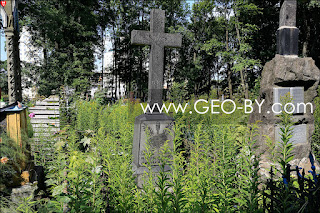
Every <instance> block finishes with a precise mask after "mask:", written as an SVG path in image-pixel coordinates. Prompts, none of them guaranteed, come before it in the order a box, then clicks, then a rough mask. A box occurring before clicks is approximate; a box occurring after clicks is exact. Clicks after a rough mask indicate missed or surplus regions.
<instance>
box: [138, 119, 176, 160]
mask: <svg viewBox="0 0 320 213" xmlns="http://www.w3.org/2000/svg"><path fill="white" fill-rule="evenodd" d="M141 127H142V128H141V132H140V134H141V137H140V147H139V166H144V165H145V164H146V163H147V161H146V158H145V152H146V151H147V150H146V146H147V145H149V147H150V151H152V153H153V156H152V158H151V165H153V166H158V165H159V163H160V158H159V155H160V152H161V149H162V148H163V146H164V144H165V142H168V145H169V146H170V148H173V144H172V136H171V135H170V131H171V130H172V127H173V122H172V121H170V120H169V121H156V122H154V121H144V122H142V123H141ZM147 143H148V144H147Z"/></svg>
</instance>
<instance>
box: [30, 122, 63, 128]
mask: <svg viewBox="0 0 320 213" xmlns="http://www.w3.org/2000/svg"><path fill="white" fill-rule="evenodd" d="M52 125H53V126H52ZM32 127H33V128H49V127H60V123H55V124H37V123H34V124H32Z"/></svg>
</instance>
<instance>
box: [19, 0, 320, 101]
mask: <svg viewBox="0 0 320 213" xmlns="http://www.w3.org/2000/svg"><path fill="white" fill-rule="evenodd" d="M282 2H283V1H280V0H268V1H265V0H264V1H260V0H258V1H252V0H228V1H219V0H216V1H208V0H201V1H195V2H194V3H193V4H189V3H190V2H188V1H185V0H174V1H168V0H161V1H152V0H144V1H132V0H125V1H120V0H114V1H109V0H100V1H97V0H94V1H75V0H69V1H58V0H54V1H44V0H41V1H33V0H24V1H22V2H21V5H20V11H21V17H22V20H23V21H22V22H21V26H25V27H27V29H29V31H30V32H31V35H32V45H34V46H35V47H37V48H39V50H40V52H42V55H43V59H41V60H40V61H38V62H37V65H36V66H35V65H32V64H31V65H30V64H29V65H28V64H27V65H25V66H24V70H27V71H26V73H27V74H29V77H30V78H31V79H34V80H37V81H38V83H39V92H40V94H43V95H49V94H50V93H51V90H53V89H55V90H58V89H59V88H60V86H65V87H66V86H69V87H71V88H73V89H75V91H76V93H77V94H82V95H83V96H82V97H83V98H84V97H86V95H85V94H86V93H87V92H88V90H89V89H90V88H89V82H94V83H97V82H98V79H99V78H100V77H101V74H96V75H94V72H93V70H96V71H99V72H100V73H101V72H104V73H106V72H110V73H112V74H113V75H112V78H110V82H109V84H110V85H106V87H108V88H109V87H113V88H114V89H113V90H111V94H110V95H111V96H112V97H114V98H118V97H117V96H116V94H117V91H119V90H120V83H119V81H121V82H123V83H125V84H126V93H127V95H128V94H129V91H133V92H134V96H135V97H137V98H141V99H142V100H144V98H145V97H146V95H147V76H148V59H149V57H148V54H149V47H141V46H140V47H137V46H135V45H131V42H130V34H131V33H130V32H131V31H132V30H133V29H137V30H149V28H150V17H149V16H150V15H149V14H150V10H151V9H152V8H161V9H164V10H165V11H166V27H165V28H166V29H165V31H166V32H170V33H177V32H178V33H181V34H182V35H183V46H182V47H181V48H179V49H170V48H166V60H165V66H166V69H165V81H166V83H167V87H168V89H170V88H171V87H172V86H173V82H172V80H173V79H174V81H175V82H177V83H185V84H186V89H187V91H188V95H191V94H195V95H196V96H198V95H201V94H204V93H206V94H209V93H210V91H211V89H212V88H213V87H215V88H217V93H218V94H221V93H225V94H229V95H230V97H233V96H234V93H235V94H236V95H237V96H239V97H246V98H248V97H249V96H250V91H251V90H252V89H253V88H254V86H255V85H256V79H257V78H258V77H259V76H260V74H261V70H262V65H263V64H265V63H266V62H267V61H269V60H271V59H272V58H273V57H274V55H275V53H276V30H277V29H278V25H279V11H280V3H282ZM297 11H298V14H297V27H298V28H299V29H300V36H299V38H300V40H299V53H300V55H301V56H309V57H312V58H313V59H314V60H315V61H316V64H317V65H318V66H319V65H320V62H319V57H318V55H319V54H318V53H319V48H320V47H319V42H318V39H317V38H318V37H319V23H320V21H319V17H320V16H319V13H320V5H319V2H318V1H316V0H301V1H298V10H297ZM107 38H110V41H111V43H112V49H111V50H109V51H112V57H113V63H112V64H111V65H110V66H109V67H104V66H102V67H101V66H98V67H94V65H95V64H94V62H95V56H96V57H97V58H99V59H100V60H101V59H102V57H103V55H104V53H105V51H106V50H107V49H106V46H105V42H106V41H107ZM30 54H31V55H32V51H31V53H30ZM98 62H100V61H98ZM97 64H98V63H96V65H97ZM52 78H54V79H55V81H51V79H52Z"/></svg>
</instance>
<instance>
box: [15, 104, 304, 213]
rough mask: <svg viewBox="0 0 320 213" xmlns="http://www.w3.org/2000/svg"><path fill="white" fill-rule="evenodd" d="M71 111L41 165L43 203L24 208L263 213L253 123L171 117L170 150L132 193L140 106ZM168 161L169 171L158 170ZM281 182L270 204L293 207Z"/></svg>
mask: <svg viewBox="0 0 320 213" xmlns="http://www.w3.org/2000/svg"><path fill="white" fill-rule="evenodd" d="M76 106H77V107H76V111H75V114H76V120H75V126H66V127H65V128H63V129H62V130H61V131H60V132H59V133H58V134H57V135H56V136H55V137H58V138H59V139H60V140H58V141H57V142H56V143H55V146H54V150H55V151H54V153H51V154H52V156H53V158H52V160H51V161H45V162H43V165H44V166H45V168H46V174H47V175H46V177H47V181H46V184H47V187H48V193H49V195H50V199H42V200H41V201H37V202H31V200H30V201H27V200H26V202H25V205H27V206H25V208H29V207H30V208H31V209H33V210H35V209H37V210H38V211H39V212H63V211H66V210H68V211H69V212H104V211H105V212H107V211H111V212H263V210H265V209H264V207H265V206H264V205H263V203H265V202H266V203H268V202H270V201H268V200H266V201H264V199H266V198H264V197H263V196H262V195H263V190H261V186H262V185H263V184H264V182H261V179H260V175H259V170H260V169H259V156H257V155H256V153H255V136H256V134H257V125H255V124H254V125H253V126H250V127H247V126H245V125H239V124H237V123H232V124H224V125H217V123H215V122H219V121H218V120H214V119H213V120H211V119H208V118H207V119H206V116H209V115H198V116H200V117H197V116H194V117H192V116H191V115H190V114H184V115H181V114H174V117H175V118H176V121H175V126H174V129H173V130H172V132H171V134H173V135H174V143H173V145H174V146H173V149H169V147H168V146H167V145H165V146H164V147H163V148H162V151H161V153H162V154H160V157H159V159H160V163H159V165H160V168H162V169H160V172H159V173H158V174H155V173H153V172H146V173H145V175H144V177H143V182H144V184H143V188H142V189H139V188H138V187H137V184H136V181H135V177H134V176H133V170H132V141H133V127H134V118H135V117H136V116H137V115H139V114H141V109H140V108H141V107H140V105H139V104H134V103H130V102H129V103H127V104H126V105H123V104H122V103H117V104H115V105H111V106H101V105H100V104H99V103H97V102H94V101H91V102H85V101H80V102H77V104H76ZM188 117H189V119H191V120H190V122H188ZM286 118H288V119H286ZM286 118H282V119H283V124H284V125H283V129H284V131H283V134H284V135H283V137H282V139H283V140H282V143H283V147H282V149H283V150H282V151H283V153H284V155H283V156H282V158H281V159H280V158H279V160H280V164H281V165H285V164H286V163H288V162H289V160H290V159H291V158H290V152H289V151H290V150H289V151H288V149H290V147H288V146H287V145H286V144H284V141H286V139H289V138H290V135H291V133H290V126H289V124H290V123H291V122H290V119H289V118H290V116H289V117H286ZM226 119H228V118H226ZM209 121H210V122H209ZM220 122H221V121H220ZM168 153H170V155H172V158H170V157H168ZM152 155H153V151H152V149H150V147H149V148H148V146H147V151H146V159H147V162H146V164H145V166H146V167H149V168H150V167H151V158H152ZM170 155H169V156H170ZM168 163H169V164H171V168H172V171H171V172H167V171H166V170H165V169H164V165H166V164H168ZM285 166H286V165H285ZM285 170H286V168H285V167H284V168H282V172H283V171H285ZM151 171H152V170H151ZM282 172H281V173H282ZM282 174H285V173H282ZM293 183H294V179H293V178H291V182H290V184H293ZM261 184H262V185H261ZM281 184H283V183H282V181H280V182H278V183H277V186H278V187H280V188H281V187H283V191H282V192H283V193H287V194H283V193H282V192H281V193H282V194H279V197H277V199H280V200H281V201H283V202H285V201H286V200H287V201H286V202H287V203H283V205H282V206H279V208H280V207H281V208H287V207H288V208H289V206H291V205H293V204H294V203H292V202H293V201H292V202H291V200H292V199H291V198H290V199H289V197H288V198H286V196H289V195H290V193H291V192H290V191H286V187H285V186H282V185H281ZM306 187H307V186H306ZM295 189H296V188H295ZM290 196H291V195H290ZM296 204H297V203H296ZM12 205H13V204H12ZM15 205H17V204H15ZM286 206H287V207H286ZM20 208H22V207H20ZM270 208H271V207H270ZM297 208H298V207H297ZM297 208H292V209H297ZM289 212H290V211H289ZM291 212H292V211H291Z"/></svg>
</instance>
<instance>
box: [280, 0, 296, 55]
mask: <svg viewBox="0 0 320 213" xmlns="http://www.w3.org/2000/svg"><path fill="white" fill-rule="evenodd" d="M296 11H297V0H285V1H284V3H283V5H282V6H281V10H280V21H279V29H278V31H277V53H278V54H279V55H292V56H298V41H299V29H298V28H297V27H296Z"/></svg>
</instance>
